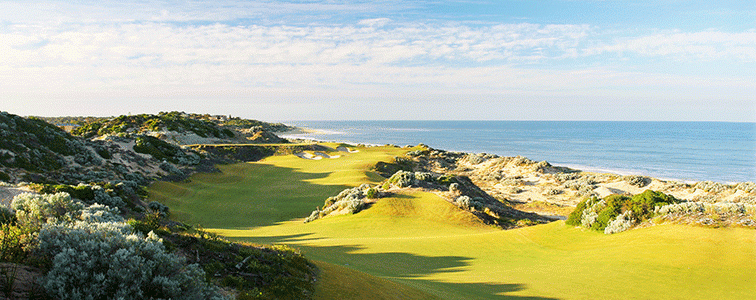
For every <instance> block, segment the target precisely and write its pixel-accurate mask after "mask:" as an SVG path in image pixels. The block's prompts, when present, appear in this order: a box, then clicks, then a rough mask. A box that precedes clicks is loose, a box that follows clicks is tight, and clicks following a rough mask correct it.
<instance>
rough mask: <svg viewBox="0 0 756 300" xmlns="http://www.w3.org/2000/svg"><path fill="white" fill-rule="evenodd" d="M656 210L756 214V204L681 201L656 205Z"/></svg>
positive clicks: (663, 212)
mask: <svg viewBox="0 0 756 300" xmlns="http://www.w3.org/2000/svg"><path fill="white" fill-rule="evenodd" d="M654 212H655V213H656V214H660V215H670V214H691V213H721V214H732V215H740V214H750V215H754V216H756V205H752V204H745V203H732V202H729V203H707V202H687V201H686V202H680V203H673V204H667V205H663V206H658V207H655V209H654Z"/></svg>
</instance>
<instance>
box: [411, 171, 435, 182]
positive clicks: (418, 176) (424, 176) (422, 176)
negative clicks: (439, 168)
mask: <svg viewBox="0 0 756 300" xmlns="http://www.w3.org/2000/svg"><path fill="white" fill-rule="evenodd" d="M415 181H416V182H417V181H425V182H433V174H431V173H428V172H415Z"/></svg>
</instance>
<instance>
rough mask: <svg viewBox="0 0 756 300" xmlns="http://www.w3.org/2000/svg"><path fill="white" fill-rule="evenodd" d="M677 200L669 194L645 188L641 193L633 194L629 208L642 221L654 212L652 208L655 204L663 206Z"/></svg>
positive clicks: (677, 201)
mask: <svg viewBox="0 0 756 300" xmlns="http://www.w3.org/2000/svg"><path fill="white" fill-rule="evenodd" d="M679 202H680V200H677V199H676V198H675V197H673V196H671V195H667V194H664V193H662V192H654V191H652V190H647V191H645V192H643V193H641V194H638V195H635V196H633V199H632V205H631V207H630V209H631V210H632V211H633V215H635V216H636V217H637V218H639V220H641V221H643V220H646V219H649V218H651V216H652V215H653V213H654V208H656V207H657V206H664V205H667V204H674V203H679Z"/></svg>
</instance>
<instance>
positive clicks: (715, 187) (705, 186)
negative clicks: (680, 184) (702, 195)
mask: <svg viewBox="0 0 756 300" xmlns="http://www.w3.org/2000/svg"><path fill="white" fill-rule="evenodd" d="M693 187H694V188H696V189H699V190H703V191H705V192H709V193H719V192H722V191H724V190H725V189H727V187H726V186H725V185H724V184H721V183H719V182H713V181H700V182H698V183H696V185H694V186H693Z"/></svg>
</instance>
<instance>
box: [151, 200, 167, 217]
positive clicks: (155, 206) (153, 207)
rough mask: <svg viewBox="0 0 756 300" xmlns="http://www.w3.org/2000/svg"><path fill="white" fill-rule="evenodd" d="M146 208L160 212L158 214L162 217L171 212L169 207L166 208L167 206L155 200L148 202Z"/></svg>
mask: <svg viewBox="0 0 756 300" xmlns="http://www.w3.org/2000/svg"><path fill="white" fill-rule="evenodd" d="M147 208H149V209H150V210H151V211H153V212H157V213H160V215H161V216H163V217H167V216H168V215H170V213H171V210H170V208H168V206H166V205H165V204H163V203H160V202H157V201H152V202H150V203H148V204H147Z"/></svg>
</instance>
